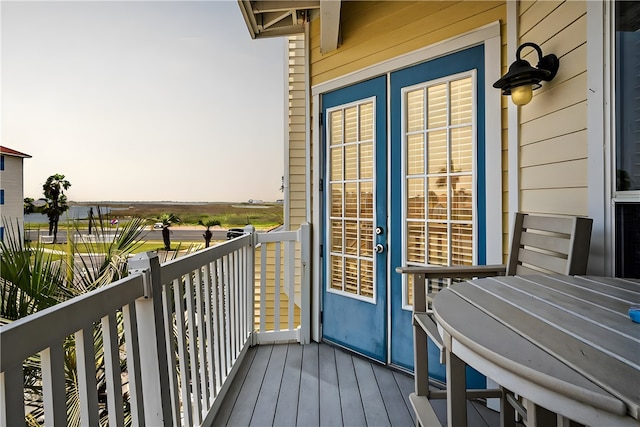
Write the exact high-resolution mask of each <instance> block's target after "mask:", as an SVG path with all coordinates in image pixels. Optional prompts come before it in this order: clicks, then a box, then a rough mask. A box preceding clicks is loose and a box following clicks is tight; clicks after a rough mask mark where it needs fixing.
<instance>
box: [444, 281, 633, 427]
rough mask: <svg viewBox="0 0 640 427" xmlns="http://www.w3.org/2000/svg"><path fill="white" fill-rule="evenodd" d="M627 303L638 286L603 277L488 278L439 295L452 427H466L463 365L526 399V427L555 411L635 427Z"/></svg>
mask: <svg viewBox="0 0 640 427" xmlns="http://www.w3.org/2000/svg"><path fill="white" fill-rule="evenodd" d="M632 304H640V281H639V280H630V279H615V278H604V277H586V276H585V277H582V276H580V277H578V276H545V275H538V276H505V277H492V278H484V279H476V280H471V281H468V282H464V283H459V284H455V285H452V286H451V287H450V288H448V289H445V290H442V291H440V292H439V293H438V294H437V295H436V296H435V298H434V300H433V312H434V316H435V319H436V321H437V323H438V326H439V330H440V332H441V335H442V337H443V340H444V345H445V352H446V353H447V364H448V366H447V375H448V376H449V377H448V379H447V385H448V387H447V393H448V394H447V405H448V414H449V416H448V422H449V426H459V425H466V405H465V403H464V401H465V378H464V375H465V370H464V364H465V363H466V364H468V365H470V366H472V367H474V368H475V369H477V370H478V371H480V372H481V373H482V374H484V375H486V376H487V377H489V378H491V379H493V380H494V381H496V382H497V383H498V384H499V385H500V386H502V387H503V388H505V389H508V390H510V391H512V392H513V393H516V394H518V395H519V396H522V397H524V398H525V399H526V402H528V405H529V406H528V407H527V417H528V423H529V425H536V420H537V422H538V424H539V425H547V424H546V422H547V421H542V418H543V417H544V416H545V414H546V415H548V414H549V411H551V412H553V413H556V414H558V415H561V416H563V417H566V418H568V419H571V420H574V421H576V422H579V423H582V424H585V425H589V426H594V427H595V426H598V427H600V426H636V427H637V426H638V425H640V421H639V419H640V324H638V323H633V322H632V321H631V320H630V319H629V316H628V309H629V307H630V306H631V305H632ZM542 408H546V410H547V411H545V410H544V409H542ZM502 414H503V416H506V417H507V418H508V419H505V420H503V422H504V423H505V424H503V425H508V424H511V423H512V422H513V421H512V420H513V411H512V410H506V411H505V410H503V411H502ZM538 414H540V415H538ZM554 416H555V415H554ZM509 418H510V419H509ZM462 420H464V421H462Z"/></svg>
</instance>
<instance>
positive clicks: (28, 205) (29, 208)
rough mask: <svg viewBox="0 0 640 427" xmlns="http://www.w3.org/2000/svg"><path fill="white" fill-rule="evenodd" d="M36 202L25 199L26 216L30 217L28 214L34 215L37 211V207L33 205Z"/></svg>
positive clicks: (29, 198) (28, 198)
mask: <svg viewBox="0 0 640 427" xmlns="http://www.w3.org/2000/svg"><path fill="white" fill-rule="evenodd" d="M34 201H35V200H33V199H32V198H31V197H25V198H24V214H25V215H28V214H32V213H34V212H35V211H36V206H35V205H34V204H33V202H34Z"/></svg>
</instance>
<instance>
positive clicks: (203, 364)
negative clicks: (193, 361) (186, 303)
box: [194, 268, 209, 407]
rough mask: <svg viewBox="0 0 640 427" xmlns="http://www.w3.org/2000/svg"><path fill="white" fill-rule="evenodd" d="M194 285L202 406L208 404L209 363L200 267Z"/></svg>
mask: <svg viewBox="0 0 640 427" xmlns="http://www.w3.org/2000/svg"><path fill="white" fill-rule="evenodd" d="M194 274H195V279H194V287H195V289H196V319H197V321H196V323H197V326H198V364H199V365H200V372H199V373H200V390H201V394H200V398H201V399H202V405H204V407H206V406H208V405H209V387H208V385H207V383H208V372H209V365H208V363H207V357H206V353H207V338H206V334H207V331H208V330H209V325H208V324H207V316H206V308H205V301H204V295H203V292H202V287H203V283H202V268H198V269H196V270H195V271H194Z"/></svg>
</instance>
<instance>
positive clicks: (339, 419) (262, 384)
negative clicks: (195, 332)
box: [213, 343, 500, 427]
mask: <svg viewBox="0 0 640 427" xmlns="http://www.w3.org/2000/svg"><path fill="white" fill-rule="evenodd" d="M412 391H413V378H412V377H411V376H410V375H408V374H405V373H402V372H398V371H395V370H391V369H388V368H387V367H384V366H382V365H380V364H377V363H375V362H371V361H369V360H367V359H364V358H361V357H359V356H356V355H352V354H351V353H349V352H346V351H344V350H342V349H340V348H336V347H332V346H330V345H327V344H317V343H312V344H309V345H305V346H301V345H298V344H279V345H260V346H256V347H253V348H251V349H250V350H249V353H248V354H247V358H246V359H245V361H244V363H243V365H242V366H241V368H240V370H239V371H238V375H237V376H236V378H235V380H234V382H233V383H232V385H231V387H230V389H229V393H228V394H227V396H226V398H225V400H224V402H223V403H222V405H221V407H220V410H219V412H218V415H217V417H216V419H215V420H214V424H213V425H215V426H226V425H228V426H234V427H235V426H238V427H244V426H249V425H251V426H277V427H289V426H292V427H293V426H301V427H315V426H318V427H320V426H321V427H333V426H337V427H339V426H354V427H358V426H375V427H378V426H380V427H381V426H394V427H396V426H398V427H402V426H414V425H415V421H414V414H413V410H412V409H411V404H410V403H409V397H408V396H409V393H411V392H412ZM432 402H433V407H434V409H435V410H436V413H437V414H438V418H439V419H440V421H441V422H443V423H444V422H446V402H445V400H433V401H432ZM468 405H469V406H468V414H469V426H470V427H497V426H499V425H500V422H499V417H498V414H497V413H495V412H493V411H491V410H489V409H487V408H486V407H484V406H483V405H482V404H478V403H476V402H469V403H468Z"/></svg>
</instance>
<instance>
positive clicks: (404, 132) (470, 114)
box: [389, 46, 485, 386]
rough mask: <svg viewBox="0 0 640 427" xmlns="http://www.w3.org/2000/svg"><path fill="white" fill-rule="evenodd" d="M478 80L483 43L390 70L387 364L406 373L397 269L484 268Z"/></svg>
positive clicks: (402, 294)
mask: <svg viewBox="0 0 640 427" xmlns="http://www.w3.org/2000/svg"><path fill="white" fill-rule="evenodd" d="M483 82H484V48H483V47H482V46H477V47H473V48H469V49H466V50H464V51H460V52H457V53H454V54H450V55H447V56H444V57H440V58H437V59H434V60H431V61H428V62H424V63H421V64H418V65H415V66H412V67H409V68H406V69H403V70H399V71H397V72H393V73H391V77H390V97H391V99H390V111H391V114H390V118H391V119H390V120H391V121H390V128H391V133H390V134H391V144H390V166H389V167H390V171H389V173H390V178H391V179H390V186H391V187H390V191H389V195H390V198H391V203H390V206H391V207H390V226H389V227H390V229H389V248H390V251H389V257H390V260H389V261H390V271H391V272H392V274H390V276H389V277H390V281H391V284H390V289H391V293H390V305H391V309H390V312H391V320H390V328H391V334H390V336H391V345H390V348H391V354H390V362H391V363H392V364H395V365H399V366H402V367H405V368H408V369H411V370H412V369H413V336H412V326H411V325H412V323H411V303H412V295H413V291H412V286H413V283H412V281H411V277H410V276H406V275H405V276H403V275H400V274H397V273H395V269H396V267H398V266H402V265H415V266H421V265H453V264H472V263H479V264H484V263H485V251H484V248H485V234H484V233H485V231H484V229H485V227H484V222H485V217H484V212H485V209H484V201H485V195H484V188H485V171H484V134H485V132H484V110H483V107H482V106H483V105H484V83H483ZM431 285H432V286H436V287H437V286H441V284H439V283H432V284H431ZM429 352H430V357H429V373H430V376H433V377H435V378H438V379H441V380H444V379H445V378H444V374H445V368H444V366H443V365H440V364H439V359H440V358H439V353H438V350H437V348H436V347H435V345H434V344H433V343H431V342H430V343H429ZM469 375H470V377H471V378H470V380H471V384H469V385H470V386H474V384H478V381H479V382H480V383H482V382H483V381H484V380H483V379H482V378H481V377H478V375H476V374H473V373H470V374H469ZM478 385H479V384H478Z"/></svg>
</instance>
